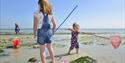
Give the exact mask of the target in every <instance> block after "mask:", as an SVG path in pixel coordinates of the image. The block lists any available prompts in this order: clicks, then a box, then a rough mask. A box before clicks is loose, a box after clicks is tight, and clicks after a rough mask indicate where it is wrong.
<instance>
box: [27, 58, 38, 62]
mask: <svg viewBox="0 0 125 63" xmlns="http://www.w3.org/2000/svg"><path fill="white" fill-rule="evenodd" d="M36 61H37V59H36V58H30V59H29V60H28V62H36Z"/></svg>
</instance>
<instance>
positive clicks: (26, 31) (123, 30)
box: [0, 28, 125, 34]
mask: <svg viewBox="0 0 125 63" xmlns="http://www.w3.org/2000/svg"><path fill="white" fill-rule="evenodd" d="M80 32H89V33H119V34H125V28H112V29H109V28H105V29H103V28H100V29H99V28H98V29H96V28H92V29H80ZM13 33H15V30H14V29H0V34H13ZM20 33H22V34H32V33H33V29H32V28H25V29H21V30H20ZM56 33H71V32H70V31H69V30H67V29H66V28H62V29H58V30H57V31H56Z"/></svg>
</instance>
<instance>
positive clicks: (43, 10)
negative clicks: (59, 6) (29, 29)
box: [34, 0, 56, 63]
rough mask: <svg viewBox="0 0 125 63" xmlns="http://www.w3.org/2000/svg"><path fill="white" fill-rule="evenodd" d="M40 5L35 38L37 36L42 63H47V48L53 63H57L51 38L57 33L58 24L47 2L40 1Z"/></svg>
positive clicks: (44, 0) (35, 22)
mask: <svg viewBox="0 0 125 63" xmlns="http://www.w3.org/2000/svg"><path fill="white" fill-rule="evenodd" d="M38 5H39V11H38V12H35V13H34V36H35V37H36V36H37V43H38V44H39V45H40V55H41V61H42V63H46V54H45V47H46V46H47V49H48V52H49V55H50V58H51V60H52V63H55V58H54V53H53V48H52V44H51V43H52V41H51V36H52V35H53V33H54V31H55V28H56V23H55V20H54V16H53V15H52V8H51V5H50V4H49V2H47V0H39V1H38ZM36 31H37V35H36Z"/></svg>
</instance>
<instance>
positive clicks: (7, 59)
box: [0, 35, 125, 63]
mask: <svg viewBox="0 0 125 63" xmlns="http://www.w3.org/2000/svg"><path fill="white" fill-rule="evenodd" d="M1 37H4V38H5V37H8V38H13V37H15V36H13V35H5V36H1ZM19 37H20V38H21V39H22V44H24V45H25V44H26V45H25V46H22V47H21V48H19V49H12V48H10V49H4V51H5V52H4V53H2V54H0V63H29V62H28V60H29V58H33V57H35V58H36V59H37V60H38V61H37V62H35V63H39V62H40V54H39V52H40V51H39V48H35V49H34V48H32V46H27V45H30V44H34V43H36V42H35V40H34V39H33V37H32V35H21V36H19ZM108 37H109V36H108ZM122 37H125V35H122ZM70 38H71V36H70V35H55V36H54V37H53V38H52V39H53V48H54V53H55V58H56V61H57V63H61V61H62V60H64V59H65V60H67V61H72V60H75V59H77V58H79V57H81V56H90V57H92V58H94V59H95V60H97V62H98V63H125V60H124V59H125V44H121V45H120V47H119V48H117V49H113V48H112V46H111V44H110V41H109V40H107V39H103V38H99V37H98V38H97V37H94V36H91V35H79V43H80V50H79V54H74V53H75V50H73V51H72V52H71V53H72V55H66V53H67V52H68V49H69V47H70ZM122 40H123V41H122V42H123V43H124V42H125V39H122ZM84 42H92V43H90V44H83V43H84ZM101 44H105V45H101ZM46 54H47V63H49V62H50V58H49V57H48V52H47V51H46Z"/></svg>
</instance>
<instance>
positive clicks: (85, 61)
mask: <svg viewBox="0 0 125 63" xmlns="http://www.w3.org/2000/svg"><path fill="white" fill-rule="evenodd" d="M70 63H97V61H96V60H95V59H93V58H90V57H89V56H85V57H80V58H78V59H76V60H74V61H71V62H70Z"/></svg>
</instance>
